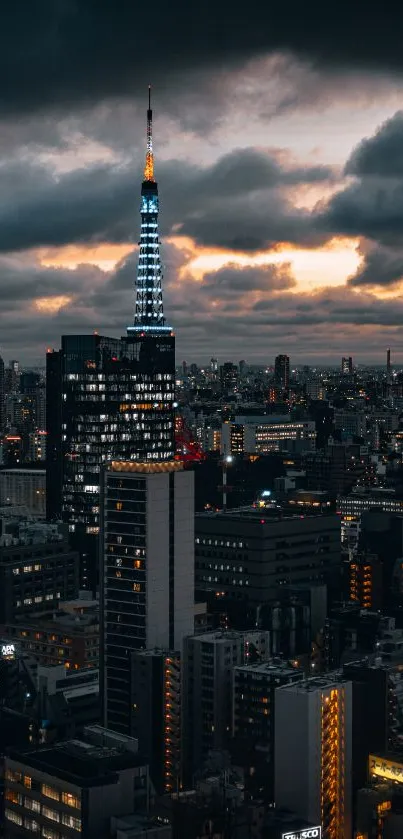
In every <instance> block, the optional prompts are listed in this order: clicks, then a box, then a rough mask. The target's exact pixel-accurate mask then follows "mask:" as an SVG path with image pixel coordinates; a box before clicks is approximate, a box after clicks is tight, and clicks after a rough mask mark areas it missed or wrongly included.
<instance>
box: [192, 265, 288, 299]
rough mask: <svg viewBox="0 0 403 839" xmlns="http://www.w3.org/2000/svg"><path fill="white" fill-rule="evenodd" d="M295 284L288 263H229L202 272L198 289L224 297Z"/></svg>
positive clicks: (266, 290) (279, 288) (210, 294)
mask: <svg viewBox="0 0 403 839" xmlns="http://www.w3.org/2000/svg"><path fill="white" fill-rule="evenodd" d="M295 285H296V282H295V279H294V277H293V276H292V272H291V265H290V263H283V264H280V265H263V266H261V267H257V266H251V265H247V266H245V267H240V266H239V265H235V264H233V263H229V264H228V265H225V266H224V268H221V269H220V270H218V271H210V272H208V273H206V274H204V276H203V281H202V283H201V284H200V291H201V293H202V294H204V295H207V296H209V297H215V296H217V297H221V298H223V299H224V298H227V297H232V296H238V295H243V294H247V293H248V292H253V291H263V292H268V291H280V290H283V291H284V290H285V289H288V288H293V286H295Z"/></svg>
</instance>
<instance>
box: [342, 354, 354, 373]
mask: <svg viewBox="0 0 403 839" xmlns="http://www.w3.org/2000/svg"><path fill="white" fill-rule="evenodd" d="M341 372H342V374H343V376H352V374H353V359H352V356H351V355H348V356H343V358H342V360H341Z"/></svg>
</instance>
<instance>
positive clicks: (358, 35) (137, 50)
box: [0, 0, 403, 113]
mask: <svg viewBox="0 0 403 839" xmlns="http://www.w3.org/2000/svg"><path fill="white" fill-rule="evenodd" d="M255 11H256V10H255ZM402 16H403V13H402V10H401V9H400V8H399V7H398V8H397V9H396V8H394V10H393V15H390V14H388V13H386V12H381V11H380V10H379V8H378V7H377V6H372V7H371V6H369V5H368V4H366V5H365V6H364V5H363V4H361V3H355V4H351V3H349V4H347V3H343V2H342V3H339V4H338V6H337V11H336V12H335V13H334V14H333V15H332V20H331V25H329V19H328V15H327V14H326V13H325V11H324V7H323V4H322V3H319V2H317V0H315V1H314V2H310V3H300V2H299V0H291V2H289V3H277V4H273V3H266V4H261V6H259V10H258V17H256V14H255V13H254V10H253V9H249V8H246V7H245V6H244V5H243V4H242V3H233V2H229V0H221V2H220V3H216V2H215V3H213V2H212V0H207V2H205V3H204V4H198V3H189V2H188V0H176V2H173V3H166V2H162V0H156V2H155V3H154V4H153V6H152V7H150V6H149V4H147V3H135V2H133V0H36V2H35V3H29V2H27V0H14V2H13V3H7V4H4V8H3V9H2V22H1V23H2V25H1V29H0V77H1V79H2V84H1V86H0V91H1V93H0V107H1V109H2V111H3V113H15V112H17V111H28V110H33V109H39V108H42V107H46V106H49V105H50V106H54V105H63V104H65V103H76V102H79V101H82V102H88V101H89V100H95V99H99V98H102V99H103V98H105V97H108V96H113V97H116V96H125V95H130V96H132V95H133V94H135V93H137V92H138V91H139V90H141V91H143V89H144V86H145V85H146V84H147V83H148V82H149V80H150V77H152V80H153V81H154V82H155V83H156V84H158V86H159V87H161V86H162V85H164V86H165V87H166V88H167V89H168V88H169V87H170V88H171V89H172V87H174V86H175V87H177V88H178V87H180V86H182V87H186V86H191V85H192V71H202V72H204V73H206V71H208V73H209V74H213V73H214V70H215V68H217V70H219V69H220V68H221V67H222V66H223V65H225V66H227V67H231V66H236V65H239V64H240V63H242V62H243V61H244V60H246V59H249V58H250V57H252V56H257V55H264V54H266V53H268V52H271V51H276V50H282V51H284V50H285V51H287V50H290V51H291V52H294V53H296V54H297V55H299V56H302V57H304V58H308V59H310V60H312V61H313V62H314V63H318V64H319V65H322V66H330V67H333V66H337V67H340V66H342V67H345V66H348V67H363V68H369V69H378V68H384V69H386V70H399V71H400V70H401V69H402V67H403V57H402V50H401V28H402V26H401V25H402ZM193 84H194V81H193Z"/></svg>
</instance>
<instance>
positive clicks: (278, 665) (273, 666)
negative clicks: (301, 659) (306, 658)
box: [234, 659, 303, 679]
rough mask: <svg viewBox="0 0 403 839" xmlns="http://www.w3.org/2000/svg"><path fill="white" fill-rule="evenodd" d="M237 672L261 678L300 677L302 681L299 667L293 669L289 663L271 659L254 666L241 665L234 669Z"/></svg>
mask: <svg viewBox="0 0 403 839" xmlns="http://www.w3.org/2000/svg"><path fill="white" fill-rule="evenodd" d="M234 670H235V671H238V670H242V672H243V673H245V674H248V675H249V674H250V675H252V674H254V673H256V674H258V675H260V676H290V677H292V676H293V677H295V676H299V677H300V678H301V679H302V676H303V674H302V672H298V668H297V667H293V666H292V664H290V663H289V662H288V661H281V660H279V661H277V660H273V659H271V660H270V661H258V662H255V663H254V664H239V665H237V666H236V667H235V668H234Z"/></svg>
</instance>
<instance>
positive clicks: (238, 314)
mask: <svg viewBox="0 0 403 839" xmlns="http://www.w3.org/2000/svg"><path fill="white" fill-rule="evenodd" d="M188 258H189V255H186V253H183V252H182V251H181V250H180V249H178V248H175V247H174V246H173V245H169V246H165V247H164V262H165V263H166V264H167V282H166V284H165V287H166V293H165V312H166V315H167V317H168V319H169V322H171V323H173V325H174V328H175V330H176V332H177V341H178V354H179V357H184V358H186V357H188V358H190V357H191V358H192V359H193V358H194V359H204V358H208V357H210V355H211V353H212V352H213V351H214V353H218V354H219V356H220V357H221V358H223V357H224V356H225V357H234V356H235V357H236V354H237V352H238V351H239V345H240V344H239V342H240V341H247V350H248V354H247V358H248V359H249V360H250V361H252V360H256V361H264V359H265V358H266V357H267V360H268V361H270V362H271V361H272V355H274V354H275V353H276V352H278V351H279V347H280V348H281V347H283V345H284V341H286V344H287V346H286V347H285V349H287V348H288V349H289V350H290V352H292V353H293V354H294V355H298V358H299V360H301V359H302V360H303V359H309V358H311V357H314V356H315V355H316V356H318V355H319V354H320V357H321V360H322V361H323V363H324V362H325V360H328V359H331V357H332V355H334V356H336V357H337V356H338V355H340V354H342V352H343V351H344V349H345V342H346V341H348V346H349V349H350V351H351V352H356V351H357V350H359V348H360V341H362V331H361V330H362V329H365V330H366V333H365V334H366V335H367V336H368V338H369V339H370V340H371V344H372V345H373V346H378V345H379V342H380V341H385V346H389V345H391V347H392V350H393V349H394V348H396V351H397V350H398V349H399V346H400V345H401V343H402V338H403V329H402V327H401V324H402V322H403V302H402V301H400V300H379V299H377V298H376V297H375V296H373V295H371V294H368V293H366V292H361V293H359V294H358V293H357V292H355V291H354V290H353V289H351V288H347V289H346V288H345V287H342V288H333V289H332V288H330V289H323V290H321V291H317V292H315V293H312V294H310V293H304V292H299V293H298V294H296V293H294V292H293V290H292V284H291V282H292V278H290V277H289V267H288V266H287V265H286V264H285V265H269V266H261V267H257V268H256V267H255V266H245V267H243V268H241V269H235V268H234V266H232V265H226V266H224V267H223V268H222V269H221V270H220V271H217V272H208V273H207V274H206V275H205V277H204V278H203V279H202V280H201V281H200V282H195V281H194V280H192V279H191V278H190V277H186V274H185V275H184V274H183V272H182V279H180V280H179V279H178V268H180V267H181V268H182V269H183V268H184V269H185V271H186V264H187V261H188ZM24 260H25V261H24ZM7 278H8V279H7ZM282 278H283V279H284V280H285V281H286V280H287V278H288V279H289V280H291V282H289V283H288V285H287V287H285V288H282V287H281V280H282ZM134 279H135V255H133V254H131V255H129V256H128V257H127V258H126V259H125V260H122V262H121V263H120V264H119V265H118V266H117V268H116V269H115V270H114V271H112V272H110V273H104V272H102V271H99V270H98V269H94V268H91V267H89V266H78V267H77V269H75V270H72V271H65V270H57V271H55V269H52V268H48V269H46V268H43V266H41V265H39V264H38V263H36V264H35V262H34V261H31V262H29V261H28V260H27V259H26V258H25V257H24V258H22V257H19V256H14V257H8V258H7V259H6V258H1V259H0V288H1V287H2V286H3V285H4V286H5V285H6V284H7V282H11V281H12V282H13V287H14V297H10V296H9V297H8V308H7V315H6V317H3V318H2V327H1V347H0V352H1V351H2V350H3V351H4V347H7V351H8V353H9V354H12V353H14V354H15V352H16V351H17V350H18V357H20V358H21V360H22V362H23V363H24V364H38V363H43V359H44V352H45V349H46V346H54V347H58V346H59V343H60V335H61V334H64V333H72V334H77V333H83V332H84V333H86V332H92V331H93V329H98V330H99V331H100V332H101V333H103V334H106V335H108V334H111V335H121V334H122V333H124V331H125V327H126V324H127V322H128V321H130V320H131V313H132V311H133V284H134ZM29 281H30V283H31V284H30V285H29ZM288 288H290V289H291V290H290V291H288V290H287V289H288ZM49 289H51V291H52V292H53V294H54V295H56V296H57V295H61V296H63V295H65V296H67V297H70V298H71V299H72V303H71V305H68V306H67V307H66V308H64V309H61V310H60V311H59V312H55V313H54V314H45V313H44V312H43V311H40V310H38V308H37V306H36V303H35V301H36V300H37V298H38V297H39V298H42V297H47V298H49V301H50V299H51V296H52V295H51V294H50V292H49ZM29 291H31V295H30V294H29ZM241 300H242V306H240V305H235V304H237V303H239V302H240V301H241ZM257 301H258V302H257ZM357 327H359V328H357ZM262 348H264V349H262ZM324 348H326V350H324ZM374 355H375V351H374Z"/></svg>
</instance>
